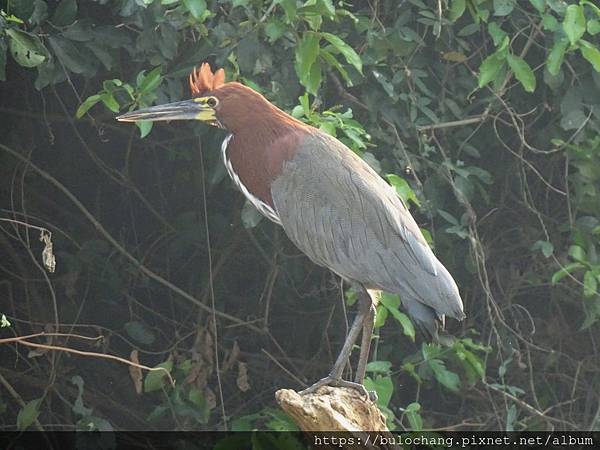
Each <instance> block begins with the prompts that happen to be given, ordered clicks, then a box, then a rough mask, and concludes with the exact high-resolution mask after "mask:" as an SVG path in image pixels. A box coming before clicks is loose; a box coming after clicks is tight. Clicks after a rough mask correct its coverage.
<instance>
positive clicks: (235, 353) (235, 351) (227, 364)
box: [221, 341, 240, 373]
mask: <svg viewBox="0 0 600 450" xmlns="http://www.w3.org/2000/svg"><path fill="white" fill-rule="evenodd" d="M239 357H240V346H239V345H238V343H237V341H233V348H232V349H231V352H230V353H229V355H227V357H226V358H225V361H224V362H223V368H222V369H221V372H223V373H227V372H228V371H229V370H230V369H231V368H232V367H233V366H234V364H235V363H236V362H237V360H238V358H239Z"/></svg>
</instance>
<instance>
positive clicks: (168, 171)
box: [0, 0, 600, 430]
mask: <svg viewBox="0 0 600 450" xmlns="http://www.w3.org/2000/svg"><path fill="white" fill-rule="evenodd" d="M0 8H1V10H2V11H1V15H0V80H2V81H1V82H0V95H1V98H2V103H1V105H0V115H1V116H0V117H1V119H0V130H1V136H2V138H1V140H0V170H1V177H0V183H1V189H0V208H1V209H0V227H1V228H0V254H1V255H2V256H1V258H0V272H1V273H2V281H0V299H1V302H0V315H1V316H2V330H1V333H2V334H1V337H2V338H3V340H2V343H3V345H2V346H0V355H1V356H0V358H1V361H2V364H1V367H0V384H1V385H2V387H1V388H0V423H2V427H3V428H4V429H11V428H15V427H18V428H20V429H24V428H28V427H32V428H37V429H40V428H60V429H73V428H79V429H111V428H114V429H194V430H198V429H217V428H224V427H227V428H229V429H248V428H255V427H258V428H268V429H288V428H290V427H292V426H293V425H292V424H291V423H290V421H289V419H287V418H286V417H285V416H284V415H283V413H281V412H280V411H279V410H278V409H277V408H276V406H275V403H274V397H273V394H274V391H275V390H276V389H278V388H282V387H288V388H294V389H298V388H300V387H301V386H302V383H307V384H308V383H311V382H312V381H314V380H316V379H317V378H319V377H321V376H323V375H324V374H325V373H326V372H327V370H328V369H329V367H330V364H331V363H332V359H333V358H334V356H335V354H336V353H337V351H338V349H339V346H340V344H341V342H342V340H343V337H344V332H345V329H346V328H345V325H344V323H345V321H346V323H347V321H348V316H351V315H352V314H353V308H351V307H350V305H351V304H352V302H353V299H354V294H353V293H352V292H351V291H349V290H348V287H347V286H343V285H341V284H340V282H339V280H338V279H337V278H336V277H335V276H333V275H332V274H331V273H330V272H328V271H326V270H323V269H320V268H318V267H316V266H315V265H313V264H312V263H310V261H308V260H307V259H306V258H305V257H304V256H302V255H301V254H300V253H299V251H298V250H297V249H296V248H295V247H294V246H293V245H292V244H291V243H290V242H289V241H288V240H287V238H285V235H284V234H283V233H282V231H281V230H280V229H279V228H278V227H277V226H276V225H274V224H272V223H270V222H269V221H267V220H261V218H260V216H259V215H258V214H257V213H256V212H255V211H254V209H253V208H252V207H251V206H250V205H248V204H244V200H243V197H242V196H241V195H240V194H239V193H238V192H237V191H235V190H234V189H233V187H232V184H231V182H230V180H229V179H228V178H227V177H226V174H225V169H224V167H223V165H222V163H221V160H220V152H219V147H220V142H221V140H222V139H223V137H224V133H223V132H220V131H216V130H215V129H210V128H209V127H207V126H205V125H202V124H190V123H172V124H165V125H155V126H154V128H152V127H151V126H150V125H148V124H140V126H139V128H136V127H133V126H129V125H127V124H119V123H117V122H115V120H114V116H115V115H116V113H117V112H119V111H120V112H123V111H127V110H129V109H134V108H139V107H142V106H147V105H151V104H155V103H164V102H168V101H176V100H179V99H183V98H187V97H188V96H189V92H188V88H187V80H186V77H187V74H188V73H189V72H190V71H191V69H192V67H193V66H194V65H197V64H198V63H200V62H202V61H209V62H211V63H212V65H213V67H215V68H216V67H224V68H225V70H226V72H227V76H228V79H230V80H232V79H237V80H240V81H242V82H244V83H246V84H247V85H249V86H251V87H253V88H255V89H257V90H259V91H260V92H262V93H263V94H264V95H266V96H267V98H269V99H270V100H271V101H273V102H274V103H276V104H277V105H278V106H280V107H281V108H283V109H285V110H287V111H289V112H291V113H292V114H294V115H295V116H296V117H298V118H300V119H301V120H304V121H306V122H308V123H311V124H313V125H315V126H317V127H320V128H322V129H324V130H326V131H327V132H329V133H331V134H334V135H336V136H337V137H338V138H340V139H341V140H343V141H344V142H345V143H346V144H347V145H348V146H349V147H351V148H352V149H353V150H354V151H356V152H357V153H359V154H360V155H361V156H362V157H363V158H364V159H365V160H366V161H367V162H368V163H369V164H371V165H372V166H373V167H374V168H375V169H376V170H377V171H378V172H379V173H381V175H382V176H384V177H386V178H387V179H388V180H389V182H390V183H391V184H392V185H393V186H395V187H396V189H397V190H398V193H399V195H401V196H402V198H403V199H404V200H405V201H406V202H407V203H408V204H409V205H410V207H411V211H412V213H413V215H414V216H415V217H416V218H417V221H418V223H419V224H420V226H421V227H422V229H423V233H424V234H425V236H426V237H427V239H428V241H429V242H430V243H431V245H432V246H433V247H434V250H435V252H436V254H437V255H438V256H439V258H440V259H441V260H442V261H443V262H444V264H445V265H446V266H447V267H448V268H449V270H450V272H451V273H452V274H453V275H454V276H455V278H456V280H457V282H458V284H459V286H460V288H461V293H462V294H463V298H464V302H465V305H466V312H467V315H468V318H467V320H466V321H465V322H463V323H460V324H459V323H457V322H455V321H449V322H448V324H447V325H448V329H449V331H450V332H451V333H452V334H454V335H455V336H457V339H456V342H455V343H454V344H453V345H451V346H449V347H444V346H436V345H432V344H428V343H426V342H424V341H423V340H422V339H421V338H420V337H419V336H418V334H417V336H415V330H414V328H413V326H412V324H411V323H410V321H409V320H408V318H407V316H405V315H404V314H403V313H402V311H401V309H399V298H398V297H395V296H392V295H386V296H385V297H384V299H383V302H382V304H381V305H380V306H379V307H378V315H377V324H376V326H377V329H376V334H377V338H376V340H375V344H374V347H375V351H374V354H373V362H372V363H371V364H370V365H369V379H368V385H369V387H371V388H374V389H376V390H377V392H378V394H379V400H378V401H379V405H380V407H381V408H382V410H383V411H384V412H385V414H386V416H387V417H388V422H389V426H390V427H391V428H394V429H398V430H402V429H422V428H427V429H429V428H449V429H507V430H512V429H517V430H522V429H528V430H533V429H582V430H583V429H596V430H598V429H600V348H599V346H600V339H599V337H600V336H599V334H598V330H599V329H600V328H599V323H598V322H599V319H600V295H599V293H598V283H599V282H600V261H599V259H598V250H599V247H600V201H599V199H600V197H599V195H600V135H599V131H600V38H599V36H600V9H599V8H598V7H597V6H595V4H594V2H592V1H588V0H580V1H578V2H576V1H567V2H565V1H562V0H528V1H526V0H519V1H517V0H493V1H492V0H443V1H437V2H433V1H431V2H430V1H426V0H406V1H392V0H370V1H369V0H365V1H360V0H355V1H337V0H335V1H334V0H307V1H299V0H298V1H297V0H272V1H271V0H265V1H262V0H181V1H180V0H98V1H76V0H61V1H60V2H53V1H44V0H34V1H27V0H3V1H0ZM40 234H41V237H42V242H40V239H39V238H40ZM52 252H53V254H52ZM52 256H55V260H56V267H55V271H53V270H52V269H53V267H52V266H53V260H52ZM215 325H216V327H215ZM44 331H45V332H46V333H47V334H46V335H45V336H42V337H37V338H36V337H34V338H29V339H27V340H22V339H20V338H19V337H22V336H28V335H31V334H35V333H40V332H44ZM53 333H59V334H53ZM81 336H87V337H88V339H82V338H81ZM96 337H101V338H98V339H92V340H90V339H89V338H96ZM15 338H18V339H15ZM17 340H20V342H19V343H17V342H16V341H17ZM32 345H36V347H32ZM55 347H61V348H63V349H64V348H66V349H69V350H71V351H72V350H78V351H84V352H94V353H97V354H104V355H112V356H118V357H121V358H124V359H127V360H130V361H134V362H139V363H140V364H143V365H147V366H157V365H159V364H160V365H161V367H164V368H166V369H167V370H168V371H169V372H170V374H171V376H172V378H173V379H175V380H176V383H175V384H174V385H172V384H171V383H170V382H169V378H167V377H166V376H164V373H165V372H164V371H151V372H149V371H146V370H140V368H139V367H136V366H129V367H128V366H127V365H126V364H123V363H122V362H117V361H115V360H110V359H106V358H100V357H98V356H94V355H92V356H89V355H87V356H85V355H82V354H74V353H72V352H65V351H59V350H57V349H56V348H55Z"/></svg>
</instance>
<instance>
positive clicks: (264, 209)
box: [221, 134, 281, 225]
mask: <svg viewBox="0 0 600 450" xmlns="http://www.w3.org/2000/svg"><path fill="white" fill-rule="evenodd" d="M231 139H233V134H230V135H228V136H227V137H226V138H225V140H224V141H223V144H221V154H222V155H223V162H224V163H225V168H226V169H227V173H228V174H229V176H230V177H231V179H232V180H233V183H234V184H235V185H236V186H237V188H238V189H239V190H240V191H242V194H244V196H245V197H246V198H247V199H248V200H249V201H250V203H252V205H253V206H254V207H255V208H256V209H258V211H259V212H260V213H261V214H262V215H263V216H265V217H267V218H268V219H271V220H272V221H273V222H275V223H276V224H278V225H281V220H279V216H278V215H277V213H276V212H275V210H274V209H273V208H272V207H271V206H269V205H268V204H267V203H265V202H263V201H262V200H261V199H259V198H258V197H256V196H254V195H252V194H251V193H250V191H249V190H248V188H246V186H244V184H243V183H242V181H241V180H240V177H239V176H238V174H237V173H235V171H234V170H233V165H232V164H231V160H230V159H229V158H228V156H227V146H228V145H229V142H230V141H231Z"/></svg>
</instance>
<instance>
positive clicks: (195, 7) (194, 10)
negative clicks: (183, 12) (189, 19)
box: [183, 0, 206, 19]
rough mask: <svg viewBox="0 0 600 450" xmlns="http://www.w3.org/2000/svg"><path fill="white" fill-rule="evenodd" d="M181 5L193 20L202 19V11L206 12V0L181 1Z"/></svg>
mask: <svg viewBox="0 0 600 450" xmlns="http://www.w3.org/2000/svg"><path fill="white" fill-rule="evenodd" d="M183 4H184V5H185V7H186V8H187V10H188V11H189V12H190V13H191V14H192V16H193V17H194V19H200V18H202V15H203V14H204V11H206V0H183Z"/></svg>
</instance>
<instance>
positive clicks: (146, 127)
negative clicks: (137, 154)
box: [135, 120, 154, 139]
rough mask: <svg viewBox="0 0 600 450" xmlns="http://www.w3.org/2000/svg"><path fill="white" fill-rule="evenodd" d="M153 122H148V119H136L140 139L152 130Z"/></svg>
mask: <svg viewBox="0 0 600 450" xmlns="http://www.w3.org/2000/svg"><path fill="white" fill-rule="evenodd" d="M153 124H154V122H150V121H148V120H138V121H137V122H136V123H135V125H136V126H137V127H138V129H139V130H140V139H144V138H145V137H146V136H148V135H149V134H150V131H151V130H152V125H153Z"/></svg>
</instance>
